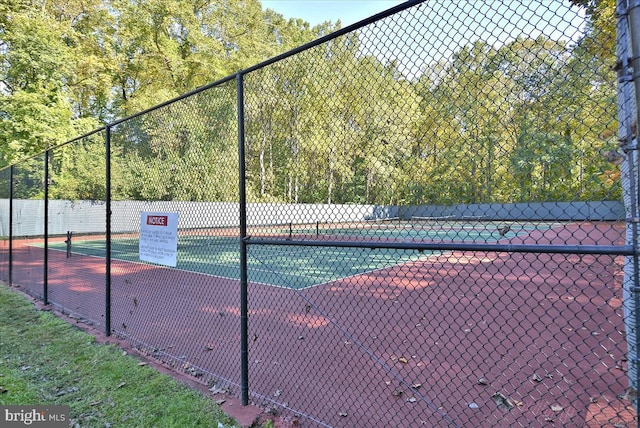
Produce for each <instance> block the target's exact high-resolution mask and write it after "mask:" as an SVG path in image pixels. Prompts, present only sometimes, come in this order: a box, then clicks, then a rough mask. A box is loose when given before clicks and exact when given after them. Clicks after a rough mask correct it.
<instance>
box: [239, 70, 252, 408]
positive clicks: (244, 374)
mask: <svg viewBox="0 0 640 428" xmlns="http://www.w3.org/2000/svg"><path fill="white" fill-rule="evenodd" d="M236 85H237V93H238V95H237V96H238V163H239V174H238V175H239V176H240V183H239V184H240V186H239V192H240V330H241V331H240V354H241V355H240V377H241V380H240V383H241V385H240V390H241V391H240V394H241V396H240V398H241V400H242V405H243V406H246V405H247V404H249V338H248V337H249V331H248V330H249V318H248V306H249V305H248V297H247V293H248V290H247V283H248V275H247V241H246V238H247V191H246V183H245V176H246V170H245V159H244V158H245V153H244V81H243V75H242V73H238V74H237V81H236Z"/></svg>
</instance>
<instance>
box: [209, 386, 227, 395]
mask: <svg viewBox="0 0 640 428" xmlns="http://www.w3.org/2000/svg"><path fill="white" fill-rule="evenodd" d="M209 391H210V392H211V393H212V394H224V393H225V392H226V390H225V389H224V388H220V387H218V386H215V385H214V386H213V387H211V388H209Z"/></svg>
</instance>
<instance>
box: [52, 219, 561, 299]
mask: <svg viewBox="0 0 640 428" xmlns="http://www.w3.org/2000/svg"><path fill="white" fill-rule="evenodd" d="M434 224H435V223H434V222H433V220H430V221H429V224H428V225H426V222H417V221H415V222H399V221H393V220H392V221H376V222H367V223H358V224H340V225H326V224H325V225H321V224H320V223H312V224H305V225H293V224H290V223H289V224H287V223H285V224H280V225H277V226H273V225H272V226H253V227H251V228H250V231H249V232H250V233H249V235H251V236H261V237H266V238H280V239H283V238H287V239H289V238H294V239H296V238H301V239H306V238H314V239H315V238H317V237H320V236H322V237H325V238H329V239H338V240H340V239H342V240H344V239H348V240H362V239H364V240H367V239H369V238H373V240H374V241H375V240H389V239H400V240H412V241H415V240H422V239H428V240H430V241H436V242H452V241H464V242H496V241H498V240H499V239H501V238H504V237H505V236H508V237H513V236H516V235H517V234H520V233H529V231H531V230H536V229H542V228H549V227H552V225H551V224H539V225H535V224H527V225H516V224H513V225H511V226H510V227H509V228H508V230H505V229H504V227H505V226H504V223H491V224H486V223H481V222H472V221H464V222H461V221H456V222H451V221H447V222H445V221H443V222H442V223H440V224H439V227H434ZM230 235H231V234H230V233H229V231H228V230H227V231H224V232H222V231H220V230H218V231H216V230H210V231H208V232H207V231H183V232H178V253H177V266H176V268H175V269H180V270H185V271H191V272H198V273H202V274H207V275H214V276H220V277H225V278H232V279H239V278H240V250H239V239H238V237H237V236H230ZM138 245H139V241H138V238H137V237H131V235H129V236H128V237H113V238H112V240H111V257H112V259H114V260H122V261H128V262H132V263H146V262H141V261H140V258H139V252H138V250H139V248H138ZM105 247H106V242H105V241H104V240H103V239H90V238H87V239H83V237H80V236H78V237H75V238H74V239H73V243H72V253H73V254H76V255H77V254H83V255H89V256H94V257H104V256H105ZM49 248H50V249H54V250H60V251H66V244H64V243H50V244H49ZM247 251H248V258H247V268H248V276H249V281H252V282H260V283H264V284H269V285H273V286H279V287H286V288H292V289H303V288H307V287H311V286H314V285H317V284H324V283H327V282H331V281H334V280H337V279H340V278H345V277H350V276H354V275H358V274H362V273H365V272H371V271H376V270H379V269H384V268H389V267H392V266H397V265H402V264H405V263H408V262H412V261H415V260H418V259H419V258H420V257H426V256H428V255H429V254H432V253H430V252H426V251H425V252H424V253H419V252H417V251H415V250H398V249H387V248H377V249H375V250H371V249H367V248H345V247H332V246H327V247H316V246H292V245H278V246H277V245H273V246H272V245H249V247H248V250H247ZM170 269H173V268H170Z"/></svg>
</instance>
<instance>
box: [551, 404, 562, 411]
mask: <svg viewBox="0 0 640 428" xmlns="http://www.w3.org/2000/svg"><path fill="white" fill-rule="evenodd" d="M551 410H553V411H554V412H561V411H563V410H564V407H562V406H561V405H559V404H552V405H551Z"/></svg>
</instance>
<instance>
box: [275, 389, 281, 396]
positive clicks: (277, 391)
mask: <svg viewBox="0 0 640 428" xmlns="http://www.w3.org/2000/svg"><path fill="white" fill-rule="evenodd" d="M280 394H282V391H280V390H279V389H276V392H274V393H273V396H274V397H280Z"/></svg>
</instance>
